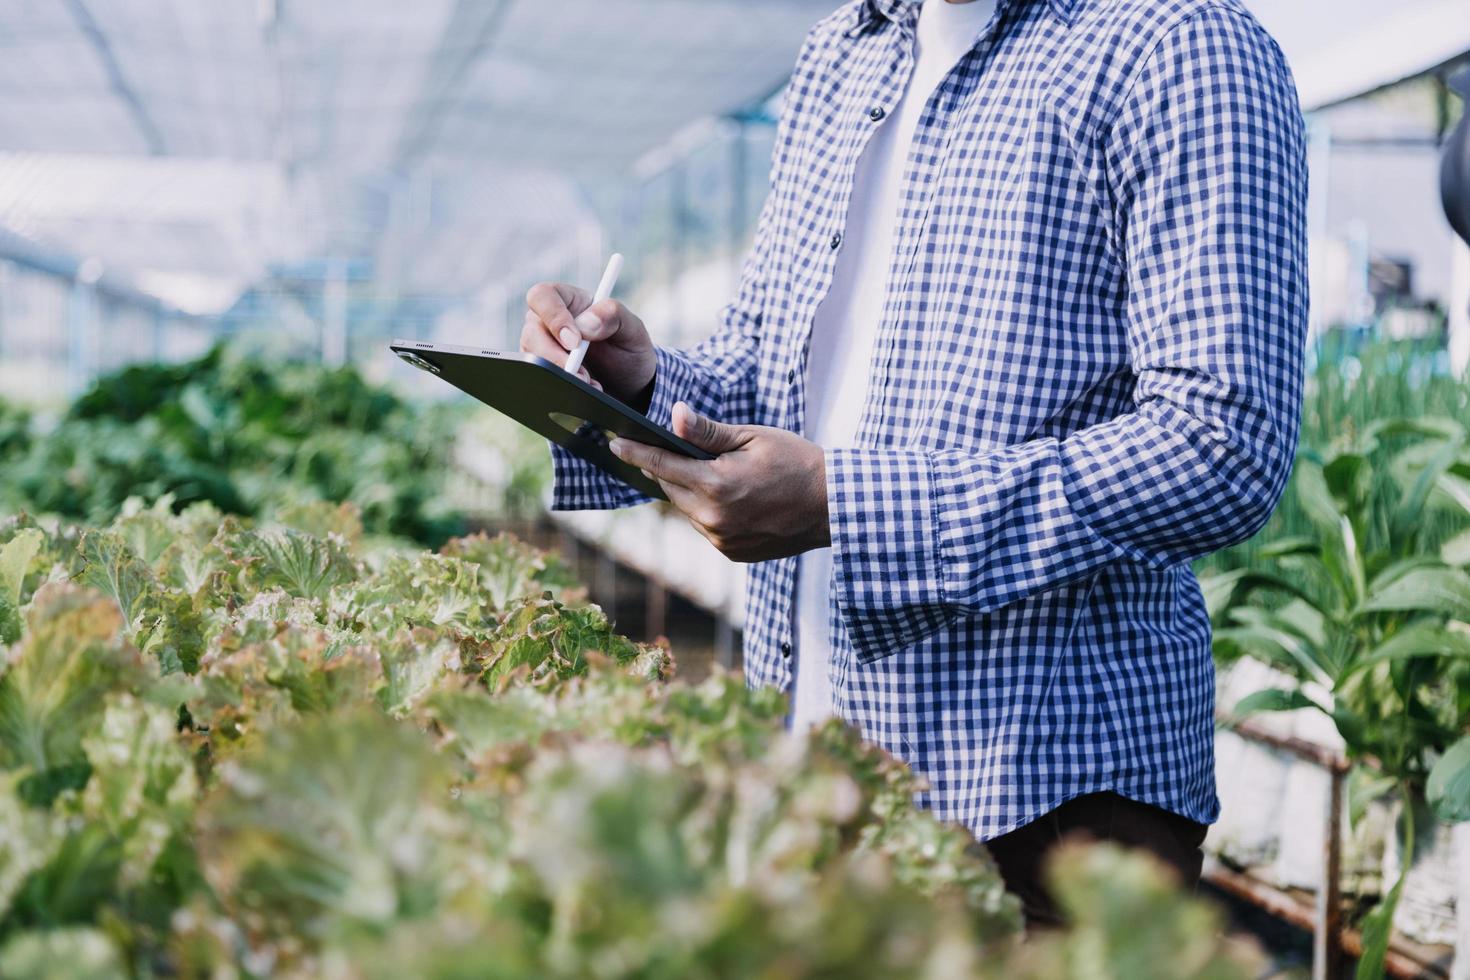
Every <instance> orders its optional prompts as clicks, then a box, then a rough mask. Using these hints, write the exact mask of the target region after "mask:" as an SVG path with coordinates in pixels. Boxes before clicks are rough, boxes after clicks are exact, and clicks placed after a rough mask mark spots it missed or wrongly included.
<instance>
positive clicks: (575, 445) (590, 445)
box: [388, 340, 714, 500]
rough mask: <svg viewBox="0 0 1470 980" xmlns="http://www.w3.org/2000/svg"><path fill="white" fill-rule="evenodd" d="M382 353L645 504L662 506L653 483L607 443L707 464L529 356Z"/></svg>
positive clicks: (436, 349)
mask: <svg viewBox="0 0 1470 980" xmlns="http://www.w3.org/2000/svg"><path fill="white" fill-rule="evenodd" d="M388 346H389V347H390V348H391V349H392V351H393V353H395V354H397V355H398V356H399V357H400V358H402V359H403V360H405V361H407V362H408V363H409V364H412V365H413V366H414V367H416V368H419V369H420V370H423V371H428V372H429V373H430V374H434V375H437V376H438V377H440V378H443V379H444V380H445V381H447V382H449V383H450V384H452V385H454V387H456V388H458V389H459V390H460V391H463V392H464V393H465V394H467V395H471V396H473V397H474V398H477V399H479V400H480V401H482V402H484V403H485V404H486V405H489V406H490V407H491V408H493V409H495V410H496V411H497V412H500V413H502V414H504V415H508V416H510V417H511V418H513V419H515V420H516V421H517V422H519V423H521V424H522V425H524V426H526V427H527V428H528V429H532V430H534V431H535V432H538V433H540V434H541V435H543V436H545V437H546V438H548V439H550V440H551V441H552V442H554V443H556V444H557V445H558V446H561V447H563V448H565V449H567V450H568V451H570V452H572V453H574V454H575V455H577V456H579V457H581V458H582V459H585V460H586V461H587V462H589V463H591V464H592V465H594V466H596V467H597V468H598V469H601V470H603V471H604V472H607V473H609V474H611V475H613V476H615V477H617V478H618V479H619V480H622V481H623V482H624V483H627V484H628V485H629V486H632V487H635V488H636V489H638V490H640V491H642V492H643V493H646V494H648V495H649V496H650V497H656V498H658V499H660V500H667V499H668V498H667V497H666V496H664V492H663V489H662V488H660V487H659V485H658V484H657V483H656V482H655V481H653V480H650V479H649V478H648V477H646V476H644V475H643V473H642V471H641V470H639V469H638V468H637V467H636V466H629V465H628V464H627V463H624V462H623V461H622V460H620V459H618V458H617V457H616V456H614V455H613V454H612V451H611V450H609V449H608V448H607V444H608V442H609V441H611V440H612V438H613V437H614V436H623V437H624V438H627V439H632V440H634V441H636V442H641V443H643V444H645V445H649V446H657V447H658V448H660V449H667V450H669V451H671V452H676V453H679V454H680V455H682V456H690V457H693V458H694V459H714V457H713V456H711V455H710V454H709V453H707V452H705V451H704V450H702V449H700V448H699V447H698V446H695V445H692V444H691V443H688V442H685V441H684V440H683V439H680V438H679V437H678V436H676V435H674V434H673V433H672V432H670V431H669V430H668V429H665V428H664V427H663V426H661V425H659V424H657V423H655V422H653V421H652V420H651V419H649V418H648V417H647V416H646V415H643V414H641V413H639V412H635V411H633V409H631V408H629V407H628V406H627V405H624V404H623V403H622V402H620V401H618V400H617V399H616V398H614V397H612V396H611V395H608V394H605V393H603V392H601V391H598V390H597V389H596V388H594V387H592V386H591V385H589V384H588V383H587V382H585V381H583V380H582V379H581V378H579V377H577V376H576V375H572V374H568V373H567V372H566V371H563V370H562V369H561V368H559V367H557V366H556V365H555V364H552V363H551V362H550V361H548V360H545V359H543V358H540V357H537V356H536V355H534V354H521V353H515V354H506V353H501V352H499V351H493V350H481V349H478V348H474V347H449V346H446V345H443V344H424V343H420V342H418V341H414V340H395V341H393V343H391V344H389V345H388Z"/></svg>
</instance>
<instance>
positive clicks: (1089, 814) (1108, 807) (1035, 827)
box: [986, 793, 1207, 926]
mask: <svg viewBox="0 0 1470 980" xmlns="http://www.w3.org/2000/svg"><path fill="white" fill-rule="evenodd" d="M1206 829H1207V828H1206V827H1205V826H1204V825H1203V824H1198V823H1195V822H1194V821H1193V820H1190V819H1188V818H1186V817H1181V816H1179V815H1178V814H1174V813H1170V812H1168V811H1167V810H1161V809H1159V808H1158V807H1155V806H1149V805H1148V804H1147V803H1138V802H1135V801H1134V800H1130V799H1128V798H1126V797H1123V796H1119V795H1118V794H1117V793H1092V794H1090V795H1087V796H1079V797H1077V798H1076V799H1074V800H1069V801H1068V802H1066V803H1063V804H1062V805H1061V806H1060V807H1058V808H1057V809H1055V810H1053V811H1051V812H1050V813H1048V814H1046V815H1045V816H1044V817H1041V818H1039V819H1037V820H1035V821H1032V822H1031V823H1028V824H1026V825H1025V826H1024V827H1019V828H1017V829H1016V830H1013V831H1011V832H1010V833H1009V834H1003V835H1002V836H1000V837H997V838H995V839H994V840H992V841H990V842H989V843H988V844H987V845H986V846H987V847H989V848H990V854H991V856H992V857H994V858H995V863H996V864H997V865H998V866H999V868H1000V875H1001V878H1002V879H1004V880H1005V883H1006V887H1007V888H1008V889H1010V891H1011V892H1012V893H1013V894H1014V895H1016V896H1017V897H1018V898H1020V900H1021V905H1022V908H1023V909H1024V910H1025V913H1026V922H1027V924H1028V925H1033V926H1049V925H1059V924H1060V923H1061V921H1062V919H1061V914H1060V912H1059V910H1058V909H1057V907H1056V904H1055V903H1054V902H1053V901H1052V899H1051V896H1050V895H1049V894H1048V893H1047V888H1046V880H1045V878H1046V860H1047V858H1048V857H1049V856H1050V855H1051V851H1052V848H1054V847H1056V845H1057V844H1059V843H1060V842H1061V841H1062V840H1063V838H1069V837H1075V838H1080V839H1084V840H1085V839H1092V840H1097V841H1111V842H1113V843H1116V844H1121V845H1123V846H1124V847H1131V848H1137V849H1139V850H1141V851H1147V852H1148V853H1150V854H1152V855H1153V856H1154V857H1156V858H1158V859H1159V860H1161V861H1163V862H1164V863H1165V864H1166V865H1168V866H1169V867H1171V868H1172V869H1173V870H1174V872H1175V873H1176V874H1177V875H1178V876H1179V880H1180V882H1181V884H1182V885H1183V886H1184V888H1185V889H1187V890H1191V891H1192V890H1193V889H1194V887H1195V885H1197V884H1198V883H1199V875H1200V865H1201V864H1202V863H1203V861H1204V852H1203V851H1201V850H1200V845H1201V844H1203V843H1204V840H1205V831H1206Z"/></svg>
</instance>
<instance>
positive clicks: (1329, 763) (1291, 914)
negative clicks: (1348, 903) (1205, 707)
mask: <svg viewBox="0 0 1470 980" xmlns="http://www.w3.org/2000/svg"><path fill="white" fill-rule="evenodd" d="M1217 720H1218V722H1219V725H1220V727H1221V729H1222V730H1224V731H1228V732H1232V733H1233V734H1235V735H1239V736H1240V737H1241V738H1243V739H1245V740H1246V741H1248V742H1255V743H1257V744H1259V745H1265V746H1267V747H1269V748H1273V749H1276V750H1277V751H1280V752H1284V753H1286V754H1288V755H1290V756H1292V757H1294V758H1297V759H1300V760H1302V761H1303V762H1307V763H1310V764H1311V765H1314V766H1317V767H1319V768H1321V769H1324V770H1326V771H1327V773H1328V774H1329V775H1330V776H1331V784H1330V789H1329V791H1328V800H1327V807H1326V813H1325V814H1323V818H1324V819H1325V820H1326V821H1327V833H1326V834H1325V835H1324V841H1325V844H1324V846H1323V849H1322V887H1321V888H1319V889H1318V890H1317V894H1316V898H1315V900H1314V901H1313V902H1312V903H1311V904H1310V905H1309V904H1308V903H1306V902H1305V901H1303V900H1302V899H1301V898H1299V897H1298V896H1296V895H1293V894H1292V893H1291V892H1288V891H1285V890H1284V889H1280V888H1277V887H1275V886H1274V885H1270V884H1268V883H1266V882H1263V881H1260V880H1259V879H1257V878H1255V877H1253V876H1251V875H1249V874H1246V873H1245V872H1242V871H1235V870H1232V869H1230V868H1227V867H1225V866H1224V865H1222V864H1220V863H1219V862H1213V863H1212V866H1211V867H1210V868H1209V869H1208V870H1207V872H1206V874H1205V878H1206V880H1207V881H1209V883H1210V884H1212V885H1214V886H1215V887H1216V888H1219V889H1220V890H1221V891H1223V892H1225V893H1227V894H1230V895H1233V896H1235V897H1237V898H1239V899H1242V900H1244V901H1247V902H1250V903H1251V904H1252V905H1255V906H1256V907H1258V908H1260V909H1262V910H1264V911H1265V912H1267V913H1269V914H1271V915H1274V916H1276V917H1277V918H1279V919H1281V920H1282V921H1284V922H1288V923H1290V924H1291V925H1294V926H1296V927H1297V928H1299V929H1306V930H1308V931H1310V932H1311V933H1312V980H1337V978H1339V977H1341V976H1342V965H1343V959H1344V955H1347V956H1360V955H1362V952H1363V937H1362V935H1361V934H1360V933H1359V932H1358V931H1357V930H1355V929H1352V928H1348V927H1345V926H1344V925H1343V921H1342V904H1343V903H1342V806H1343V785H1344V781H1345V780H1346V778H1347V774H1348V772H1349V771H1350V770H1351V769H1352V767H1353V763H1352V762H1351V761H1349V760H1348V759H1347V758H1346V757H1345V756H1343V755H1342V753H1340V752H1336V751H1334V750H1332V749H1329V748H1326V747H1324V746H1321V745H1318V744H1317V743H1315V742H1309V741H1307V740H1306V739H1303V738H1297V737H1296V736H1293V735H1278V734H1276V733H1274V732H1271V731H1267V730H1266V729H1263V728H1261V727H1259V726H1257V725H1253V724H1251V723H1250V722H1246V721H1238V720H1236V719H1233V718H1231V717H1228V716H1226V715H1223V714H1222V715H1220V716H1219V717H1218V719H1217ZM1366 763H1367V764H1368V765H1373V760H1367V761H1366ZM1384 967H1385V970H1386V972H1387V973H1388V975H1389V976H1391V977H1394V978H1396V980H1439V978H1447V977H1448V976H1449V970H1448V968H1447V967H1442V966H1441V965H1440V963H1439V962H1437V961H1436V960H1435V958H1434V957H1433V956H1431V955H1429V954H1428V953H1427V952H1426V951H1425V950H1424V948H1423V947H1419V946H1417V944H1410V943H1405V942H1402V941H1400V940H1393V941H1392V942H1390V944H1389V950H1388V956H1387V958H1386V959H1385V961H1384Z"/></svg>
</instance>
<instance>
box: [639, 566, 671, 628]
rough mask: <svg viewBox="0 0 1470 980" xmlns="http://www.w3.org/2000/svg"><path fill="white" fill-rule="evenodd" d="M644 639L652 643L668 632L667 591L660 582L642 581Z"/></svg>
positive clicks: (649, 579)
mask: <svg viewBox="0 0 1470 980" xmlns="http://www.w3.org/2000/svg"><path fill="white" fill-rule="evenodd" d="M643 592H644V623H643V634H644V638H645V639H646V640H648V641H649V642H653V641H654V640H656V639H658V638H659V637H660V636H664V635H666V634H667V633H668V631H669V590H668V589H666V588H664V585H663V583H662V582H659V581H656V580H654V579H651V578H648V579H645V580H644V588H643Z"/></svg>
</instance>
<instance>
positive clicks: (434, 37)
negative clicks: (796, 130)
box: [0, 0, 1470, 312]
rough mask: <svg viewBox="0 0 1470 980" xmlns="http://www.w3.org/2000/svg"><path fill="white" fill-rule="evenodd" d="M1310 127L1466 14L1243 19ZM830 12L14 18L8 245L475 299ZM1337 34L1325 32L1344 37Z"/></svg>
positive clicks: (536, 4)
mask: <svg viewBox="0 0 1470 980" xmlns="http://www.w3.org/2000/svg"><path fill="white" fill-rule="evenodd" d="M1249 2H1250V4H1251V6H1252V7H1253V8H1254V9H1256V11H1257V12H1258V14H1259V15H1260V16H1261V17H1262V19H1263V20H1264V21H1265V22H1266V24H1267V26H1268V27H1269V28H1270V29H1271V30H1272V31H1273V32H1274V33H1275V34H1276V35H1277V36H1278V37H1279V38H1280V39H1281V42H1282V45H1283V47H1284V48H1285V49H1286V51H1287V53H1288V56H1289V57H1290V58H1291V60H1292V62H1293V64H1294V65H1295V66H1296V70H1297V76H1298V81H1299V83H1300V86H1301V89H1302V93H1303V97H1304V101H1305V102H1306V103H1307V104H1308V105H1317V104H1322V103H1326V102H1331V101H1334V100H1336V99H1340V98H1342V97H1344V96H1346V95H1351V94H1355V93H1356V92H1360V91H1363V90H1366V89H1368V88H1372V87H1375V86H1377V85H1381V84H1384V83H1386V82H1390V81H1393V80H1395V79H1397V78H1400V77H1403V76H1405V75H1409V74H1413V73H1414V72H1417V71H1422V70H1424V69H1426V68H1429V67H1431V66H1433V65H1435V64H1437V63H1440V62H1442V61H1444V60H1445V59H1447V58H1449V57H1452V56H1454V55H1456V54H1458V53H1461V52H1464V51H1466V50H1470V18H1465V17H1463V16H1460V14H1461V12H1462V8H1463V4H1464V2H1465V0H1400V2H1398V3H1395V4H1392V5H1388V4H1383V3H1382V2H1381V0H1249ZM836 3H837V0H416V2H414V3H411V4H409V3H403V2H402V0H358V2H355V3H350V4H349V3H341V2H338V3H324V2H317V3H300V2H295V0H257V2H252V3H243V2H240V0H59V2H56V3H34V2H30V0H0V37H3V38H4V39H5V58H4V59H0V225H3V226H5V227H7V228H9V229H10V230H11V231H13V232H15V233H17V234H19V235H22V236H25V237H27V238H28V239H31V240H34V241H35V242H38V243H41V244H43V245H44V246H46V247H47V248H50V249H54V250H58V251H61V252H70V253H72V254H74V255H77V256H79V257H92V258H95V259H97V260H98V261H100V262H101V263H102V264H103V265H105V266H106V267H107V268H108V269H109V270H110V271H113V270H120V271H122V272H124V273H126V274H127V275H128V276H129V278H131V280H132V281H134V282H136V283H138V284H139V285H140V286H142V287H143V288H145V289H147V290H148V291H150V292H153V293H155V294H157V295H160V296H162V297H164V298H165V299H167V300H168V301H169V302H171V303H173V304H175V305H178V306H181V307H183V308H186V309H190V310H195V311H198V312H210V311H215V310H218V309H220V308H222V304H227V303H228V301H229V300H228V297H231V296H233V295H236V294H238V291H239V289H240V288H241V287H242V285H244V284H248V283H250V282H252V281H256V280H258V279H259V278H260V277H261V276H262V275H264V274H265V271H266V270H267V269H269V268H271V267H273V266H278V265H281V264H283V263H295V262H300V261H303V260H306V259H310V258H313V257H322V256H338V257H344V258H351V259H362V258H367V259H370V260H372V261H374V262H375V263H377V264H379V265H380V266H386V267H387V268H388V269H389V271H390V273H391V274H392V275H393V276H394V277H395V278H396V279H397V281H398V283H399V285H401V286H402V288H403V289H404V290H409V291H420V292H426V293H438V294H444V295H452V294H461V295H462V294H465V293H466V292H468V291H473V290H474V289H476V288H477V287H478V286H480V285H483V283H484V282H485V280H486V279H487V277H490V276H492V275H493V270H494V269H496V268H498V267H499V266H500V265H501V264H502V263H503V262H504V261H507V260H510V259H514V258H516V257H525V256H534V255H537V254H540V253H542V252H545V251H546V250H548V249H550V248H553V247H554V246H555V243H556V242H557V241H558V240H566V239H569V238H573V237H575V236H577V235H583V236H584V240H585V235H586V234H587V233H588V229H589V228H592V229H594V232H595V224H596V221H595V218H594V216H593V214H592V211H591V208H590V207H589V204H588V200H589V198H588V193H587V192H588V189H589V187H593V186H595V185H597V184H598V183H599V182H603V183H607V184H609V185H614V186H615V185H616V184H617V182H618V181H620V180H622V179H624V178H625V177H626V175H627V174H629V173H630V172H631V171H632V170H633V169H634V164H635V162H636V161H639V160H640V159H647V158H648V154H649V153H650V152H651V151H653V150H655V149H656V148H658V147H660V146H661V145H665V144H666V143H667V142H668V141H669V140H670V138H671V137H672V136H674V134H676V133H679V132H681V131H684V130H686V129H687V128H688V127H689V126H690V125H691V124H692V123H694V122H696V121H697V120H700V119H705V118H708V117H710V116H713V115H718V114H722V113H727V112H732V111H735V110H739V109H741V108H743V107H747V106H751V105H753V104H757V103H759V102H760V101H761V100H763V99H764V98H765V97H766V96H768V95H769V94H771V93H772V92H773V91H775V90H777V89H778V88H779V87H780V85H781V82H782V80H783V78H784V76H785V74H786V72H787V71H788V69H789V67H790V65H791V61H792V58H793V55H794V53H795V51H796V48H797V46H798V45H799V43H800V40H801V37H802V35H803V33H804V32H805V30H806V28H807V27H808V26H809V25H810V24H811V23H812V22H813V21H814V20H816V19H817V18H818V17H820V16H821V15H822V14H824V13H825V12H827V11H829V10H830V9H832V8H833V7H834V6H836ZM1329 25H1330V30H1329Z"/></svg>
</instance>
